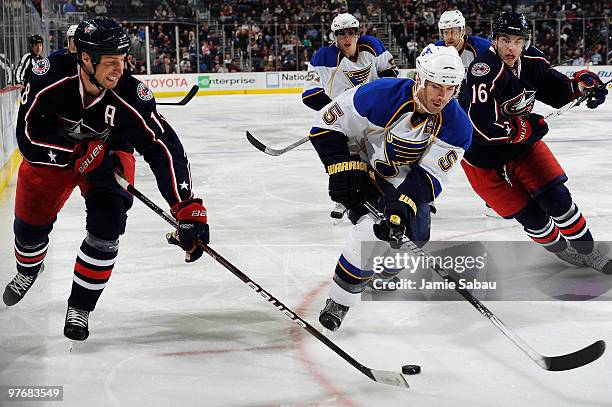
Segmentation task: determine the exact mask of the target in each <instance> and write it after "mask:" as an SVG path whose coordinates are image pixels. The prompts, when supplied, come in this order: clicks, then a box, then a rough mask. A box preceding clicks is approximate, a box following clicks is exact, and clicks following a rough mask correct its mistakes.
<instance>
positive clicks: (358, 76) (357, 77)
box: [343, 64, 372, 86]
mask: <svg viewBox="0 0 612 407" xmlns="http://www.w3.org/2000/svg"><path fill="white" fill-rule="evenodd" d="M371 68H372V64H370V65H368V66H366V67H365V68H361V69H358V70H356V71H343V72H344V76H346V79H348V80H349V82H351V83H352V84H353V86H359V85H361V84H363V83H365V81H367V80H368V77H369V76H370V69H371Z"/></svg>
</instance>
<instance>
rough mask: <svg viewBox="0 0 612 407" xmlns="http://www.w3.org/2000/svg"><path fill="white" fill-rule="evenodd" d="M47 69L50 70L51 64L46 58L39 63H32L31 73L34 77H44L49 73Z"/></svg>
mask: <svg viewBox="0 0 612 407" xmlns="http://www.w3.org/2000/svg"><path fill="white" fill-rule="evenodd" d="M49 68H51V63H50V62H49V60H48V59H47V58H44V59H41V60H40V61H36V62H34V65H33V66H32V72H34V73H35V74H36V75H44V74H46V73H47V72H49Z"/></svg>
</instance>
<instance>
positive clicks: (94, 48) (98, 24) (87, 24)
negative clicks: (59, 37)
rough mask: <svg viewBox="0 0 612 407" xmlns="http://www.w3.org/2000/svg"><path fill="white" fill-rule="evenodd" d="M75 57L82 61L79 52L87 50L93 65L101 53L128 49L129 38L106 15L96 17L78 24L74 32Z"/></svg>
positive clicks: (126, 50)
mask: <svg viewBox="0 0 612 407" xmlns="http://www.w3.org/2000/svg"><path fill="white" fill-rule="evenodd" d="M74 45H75V46H76V49H77V59H78V60H79V61H81V62H82V59H81V54H82V53H83V52H87V53H88V54H89V56H90V57H91V59H92V62H93V64H94V66H95V65H97V64H99V63H100V58H101V57H102V55H123V54H127V53H128V51H129V49H130V39H129V38H128V36H127V34H126V33H125V32H124V31H123V29H122V28H121V27H120V26H119V24H117V23H116V22H115V20H113V19H111V18H108V17H96V18H94V19H92V20H85V21H83V22H81V24H79V25H78V27H77V29H76V31H75V33H74Z"/></svg>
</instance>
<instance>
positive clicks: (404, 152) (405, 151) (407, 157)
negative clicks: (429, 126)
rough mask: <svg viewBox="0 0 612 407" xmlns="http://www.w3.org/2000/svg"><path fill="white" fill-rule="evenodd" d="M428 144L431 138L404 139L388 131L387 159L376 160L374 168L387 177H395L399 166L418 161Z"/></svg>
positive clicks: (386, 138) (386, 141)
mask: <svg viewBox="0 0 612 407" xmlns="http://www.w3.org/2000/svg"><path fill="white" fill-rule="evenodd" d="M428 145H429V139H427V140H422V141H411V140H404V139H403V138H400V137H397V136H396V135H394V134H393V133H391V132H388V133H387V136H386V137H385V161H382V160H376V161H375V162H374V170H375V171H376V172H377V173H379V174H380V175H382V176H383V177H385V178H393V177H395V176H396V175H397V174H398V173H399V168H398V167H400V166H402V165H410V164H414V163H416V162H418V161H419V160H420V159H421V157H422V156H423V153H424V152H425V149H426V148H427V146H428Z"/></svg>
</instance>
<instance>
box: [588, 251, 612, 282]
mask: <svg viewBox="0 0 612 407" xmlns="http://www.w3.org/2000/svg"><path fill="white" fill-rule="evenodd" d="M582 259H583V261H584V265H585V266H587V267H590V268H592V269H593V270H597V271H599V272H602V273H604V274H606V275H608V276H610V275H612V259H611V258H609V257H608V256H604V255H603V254H601V253H600V251H599V250H598V249H593V251H592V252H591V253H589V254H583V255H582Z"/></svg>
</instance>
